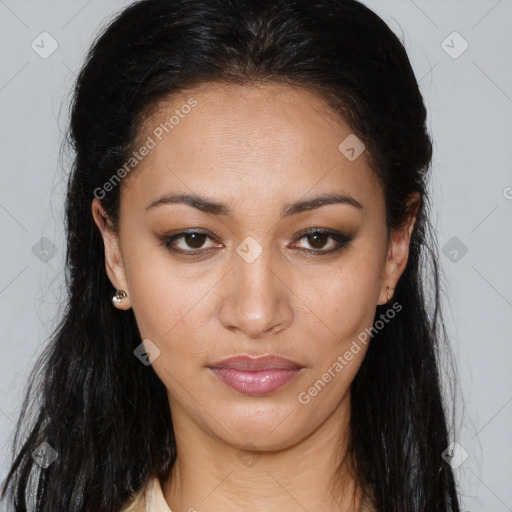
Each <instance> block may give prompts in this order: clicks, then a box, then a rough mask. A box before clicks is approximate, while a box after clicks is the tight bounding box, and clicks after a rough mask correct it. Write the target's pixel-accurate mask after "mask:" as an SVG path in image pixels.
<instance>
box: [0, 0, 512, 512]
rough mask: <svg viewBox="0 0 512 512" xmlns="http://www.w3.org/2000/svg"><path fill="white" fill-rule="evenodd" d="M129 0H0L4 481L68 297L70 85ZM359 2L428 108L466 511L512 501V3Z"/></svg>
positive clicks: (493, 509)
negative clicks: (17, 427) (23, 406)
mask: <svg viewBox="0 0 512 512" xmlns="http://www.w3.org/2000/svg"><path fill="white" fill-rule="evenodd" d="M128 3H129V2H126V1H109V2H102V1H100V0H89V1H86V0H72V1H70V0H66V1H64V0H60V1H56V0H51V1H50V0H46V1H43V0H37V1H36V0H32V1H29V0H22V1H16V0H0V56H1V66H0V119H1V125H0V148H1V154H0V180H1V181H0V226H1V249H0V306H1V313H0V314H1V336H0V347H1V356H0V389H1V396H0V446H1V460H0V478H1V479H2V480H3V478H4V477H5V474H6V470H7V467H8V461H9V460H10V451H9V450H10V444H11V441H12V436H13V432H14V423H15V421H16V419H17V415H18V412H19V407H20V403H21V400H22V397H23V393H24V390H25V387H26V383H27V377H28V374H29V372H30V370H31V369H32V367H33V364H34V362H35V359H36V357H37V355H38V354H39V353H40V351H41V350H42V347H43V344H44V343H45V341H46V339H47V337H48V336H49V334H50V333H51V331H52V329H54V328H55V326H56V324H57V320H58V314H59V312H60V311H61V307H60V306H59V305H60V304H61V302H62V300H63V298H64V296H65V291H64V288H63V258H64V251H65V243H64V224H63V209H62V205H63V200H64V191H65V180H66V176H67V167H68V166H69V158H66V157H65V156H64V158H63V159H62V160H61V159H60V151H61V143H62V140H63V137H64V133H65V130H66V127H67V114H68V100H69V95H70V91H71V88H72V85H73V81H74V79H75V74H76V71H77V70H78V69H79V68H80V65H81V63H82V60H83V57H84V55H85V52H86V50H87V49H88V47H89V45H90V43H91V42H92V39H93V37H94V36H95V35H96V34H97V32H98V30H99V27H100V26H102V25H103V24H104V23H106V22H107V21H108V19H109V17H110V16H112V14H113V13H115V12H117V11H119V10H120V9H121V8H122V7H123V6H125V5H128ZM364 3H365V4H366V5H368V6H369V7H370V8H371V9H373V10H374V11H375V12H377V14H379V15H380V16H381V17H382V18H383V19H384V20H385V21H386V22H387V23H388V24H389V25H390V27H391V28H392V30H393V31H394V32H395V33H397V34H398V35H399V36H400V37H401V38H403V40H404V42H405V46H406V49H407V51H408V54H409V57H410V59H411V62H412V65H413V68H414V71H415V73H416V76H417V78H418V81H419V85H420V88H421V92H422V94H423V97H424V99H425V102H426V105H427V109H428V112H429V129H430V132H431V134H432V137H433V139H434V160H433V169H432V172H433V176H432V184H431V190H430V193H431V197H432V202H433V204H434V210H435V211H434V217H433V219H432V220H433V223H434V226H435V228H436V230H437V233H438V237H439V238H438V239H439V246H440V249H441V265H442V269H443V272H444V275H445V286H444V291H443V310H444V315H445V319H446V322H447V326H448V331H449V335H450V338H451V341H452V344H453V350H454V352H455V355H456V360H457V365H458V372H459V382H460V390H461V393H460V396H459V398H458V404H457V405H458V407H459V409H460V411H459V415H458V422H457V424H456V427H457V430H456V434H455V438H454V439H453V440H454V441H456V442H457V443H458V444H457V450H459V451H458V453H459V454H461V462H462V459H464V460H463V462H462V463H461V464H460V465H458V467H457V468H456V469H455V470H454V471H455V474H456V477H457V479H458V482H459V483H460V489H461V496H462V503H463V510H465V511H473V512H475V511H485V512H505V511H512V486H511V485H510V482H511V481H512V436H511V432H512V428H511V427H512V385H511V384H512V372H511V371H510V365H511V362H512V335H511V332H512V265H511V262H512V222H511V221H512V164H511V162H512V59H511V57H510V56H511V54H512V31H511V30H510V27H511V24H512V0H499V1H496V0H460V1H457V0H435V1H434V0H428V1H427V0H414V1H413V0H365V2H364ZM44 32H45V33H46V34H42V33H44ZM42 38H44V44H43V43H41V39H42ZM43 47H44V48H43ZM50 52H52V53H51V54H49V53H50ZM41 240H43V242H41ZM41 243H42V244H43V246H44V248H45V249H46V252H45V253H42V252H41V250H40V249H41ZM466 454H467V455H466ZM466 456H467V458H466Z"/></svg>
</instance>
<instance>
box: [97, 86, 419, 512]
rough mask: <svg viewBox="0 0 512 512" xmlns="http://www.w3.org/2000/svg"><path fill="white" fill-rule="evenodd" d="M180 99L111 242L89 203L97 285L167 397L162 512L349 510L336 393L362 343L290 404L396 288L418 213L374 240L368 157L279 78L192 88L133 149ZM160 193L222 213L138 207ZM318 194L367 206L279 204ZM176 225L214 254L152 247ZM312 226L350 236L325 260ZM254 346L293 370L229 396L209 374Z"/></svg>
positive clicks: (182, 243) (346, 405) (341, 398)
mask: <svg viewBox="0 0 512 512" xmlns="http://www.w3.org/2000/svg"><path fill="white" fill-rule="evenodd" d="M191 97H193V98H195V99H196V100H197V102H198V103H197V106H196V107H195V108H194V109H192V111H191V112H190V113H189V114H187V115H186V116H184V118H183V119H180V122H179V124H178V125H176V126H175V127H174V129H173V130H172V131H171V132H170V133H169V134H166V135H165V137H163V138H162V140H161V141H160V142H158V144H157V146H156V147H155V148H154V149H152V150H151V151H150V153H149V155H147V156H146V157H145V158H144V159H143V160H142V161H141V162H140V163H139V164H138V166H137V168H136V170H135V171H133V172H132V173H131V174H129V175H128V176H127V177H126V178H125V179H124V181H123V182H122V185H121V198H120V217H119V219H120V221H119V227H118V230H117V232H116V231H115V230H113V229H111V228H110V227H109V225H108V223H107V222H106V221H107V219H106V218H105V215H104V213H103V209H102V207H101V203H100V201H98V199H94V201H93V203H92V212H93V216H94V220H95V222H96V224H97V226H98V229H99V230H100V232H101V234H102V236H103V240H104V244H105V266H106V271H107V274H108V277H109V279H110V281H111V282H112V285H113V286H114V287H115V288H116V289H123V290H125V291H126V293H127V294H128V296H127V297H126V298H125V299H123V300H122V302H121V304H120V305H119V306H118V307H119V308H120V309H129V308H131V307H132V308H133V310H134V314H135V317H136V320H137V324H138V327H139V330H140V333H141V337H142V339H150V340H151V341H152V342H153V343H154V344H155V345H156V346H158V348H159V349H160V355H159V357H157V358H156V359H155V360H154V362H153V368H154V370H155V371H156V373H157V374H158V376H159V377H160V379H161V380H162V381H163V383H164V384H165V386H166V388H167V390H168V396H169V404H170V407H171V413H172V417H173V424H174V430H175V435H176V440H177V446H178V459H177V463H176V464H175V466H174V468H173V471H172V473H171V475H170V476H169V479H168V481H167V482H166V484H165V485H164V486H163V491H164V496H165V499H166V501H167V503H168V504H169V506H170V507H171V509H172V510H173V511H174V512H178V511H187V510H194V509H196V510H199V511H218V510H224V511H227V512H230V511H235V510H236V511H239V510H244V511H261V510H262V509H264V510H266V511H268V512H274V511H279V512H283V511H290V512H292V511H293V512H295V511H303V510H304V509H306V510H316V511H330V510H344V511H356V510H359V506H360V500H361V492H360V489H357V488H355V486H354V480H353V477H352V476H351V473H350V466H349V465H348V464H346V466H342V468H343V472H342V477H343V480H342V484H343V485H342V490H343V491H344V492H343V493H338V492H335V491H334V490H333V489H332V488H331V487H330V482H331V477H332V475H333V472H334V471H335V469H336V468H337V467H338V465H339V464H340V462H341V456H342V455H343V453H344V450H345V449H346V435H347V433H348V428H349V421H350V398H351V397H350V384H351V382H352V380H353V378H354V376H355V375H356V373H357V371H358V369H359V367H360V365H361V363H362V360H363V358H364V355H365V353H366V350H367V346H365V345H361V347H362V350H361V351H360V352H359V353H357V354H356V355H355V356H354V357H353V359H352V360H351V361H349V362H348V364H347V365H346V366H345V367H344V368H343V370H342V371H341V372H339V373H337V374H336V377H334V378H333V379H332V380H331V381H330V382H329V383H328V384H327V385H326V386H325V387H324V388H323V389H322V390H321V392H319V393H318V395H317V396H315V397H314V398H312V399H311V401H310V403H309V404H306V405H305V404H302V403H300V402H299V400H298V399H297V396H298V394H299V393H300V392H303V391H307V390H308V389H309V388H310V387H311V386H312V384H313V383H314V382H315V381H317V380H318V379H319V378H320V377H321V376H322V374H324V373H325V372H326V371H327V369H328V368H329V367H332V365H333V364H334V363H335V361H336V360H337V358H338V356H339V355H343V354H345V352H346V351H347V350H348V349H349V347H350V345H351V343H352V342H353V340H354V339H355V338H356V337H357V335H358V334H359V333H361V332H363V331H364V329H365V328H370V327H371V326H372V324H373V320H374V315H375V310H376V306H377V305H378V304H385V303H387V302H388V297H387V290H386V286H390V287H391V288H394V287H395V286H396V283H397V282H398V280H399V278H400V276H401V274H402V272H403V270H404V268H405V266H406V263H407V258H408V252H409V241H410V235H411V232H412V229H413V226H414V221H415V213H416V211H417V209H414V208H413V210H411V211H412V212H413V213H412V214H411V216H410V217H409V219H408V221H407V222H406V223H405V224H404V226H403V228H400V229H399V230H396V231H395V232H393V233H392V237H391V241H388V237H387V232H386V226H385V203H384V196H383V193H382V189H381V187H380V185H379V183H378V181H377V179H376V177H375V175H374V173H373V171H372V169H371V168H370V165H369V160H368V158H367V156H368V155H366V152H363V153H362V154H361V156H359V157H358V158H357V159H356V160H354V161H350V160H349V159H347V158H346V157H345V156H344V155H343V154H342V153H341V152H340V150H339V149H338V146H339V144H340V143H341V142H342V141H343V140H344V139H345V138H346V137H347V136H348V135H350V134H351V133H352V130H351V129H350V127H349V126H348V125H347V124H346V123H345V122H344V121H343V120H342V119H340V118H339V117H337V116H336V115H335V113H334V112H332V111H330V110H329V108H328V107H327V106H326V105H325V103H324V102H323V100H322V99H321V98H320V97H317V96H316V95H314V94H312V93H309V92H306V91H305V90H302V89H296V88H292V87H291V86H289V85H277V84H272V85H269V84H266V85H262V86H239V85H230V86H226V85H220V84H208V86H201V87H198V88H194V89H192V90H190V91H187V92H186V93H181V94H180V95H176V96H173V97H172V99H167V100H166V101H164V102H162V104H161V105H160V108H159V109H158V110H157V111H155V112H153V113H152V114H151V115H150V116H149V117H148V118H146V120H145V122H144V123H143V125H142V126H141V130H140V137H139V139H140V141H145V140H146V138H147V136H148V135H149V136H151V134H152V132H153V130H154V129H155V127H157V126H158V125H159V124H160V123H161V122H165V121H166V120H168V119H169V117H170V116H171V115H172V114H173V112H174V111H175V110H176V108H180V106H182V105H183V104H185V103H186V102H187V100H188V99H189V98H191ZM170 193H193V194H197V195H201V196H204V197H207V198H209V199H212V200H214V201H217V202H221V203H225V204H226V205H227V206H229V208H231V210H232V213H231V215H213V214H207V213H204V212H201V211H199V210H198V209H196V208H193V207H191V206H188V205H185V204H164V205H160V206H157V207H155V208H151V209H149V210H146V208H147V206H148V205H150V204H151V203H152V202H154V201H155V200H158V199H159V198H161V197H162V196H165V195H167V194H170ZM325 193H343V194H348V195H350V196H352V197H353V198H355V199H356V200H357V201H358V202H359V203H361V204H362V206H363V209H357V208H355V207H353V206H351V205H348V204H331V205H324V206H322V207H319V208H316V209H311V210H308V211H305V212H302V213H299V214H296V215H291V216H288V217H282V216H281V211H282V209H283V208H284V205H286V204H288V203H292V202H294V201H298V200H304V199H310V198H312V197H314V196H317V195H323V194H325ZM417 199H418V198H417V197H416V198H415V200H417ZM189 228H196V229H199V230H201V231H206V232H209V233H210V234H211V236H212V238H208V237H206V238H204V239H203V240H202V242H201V241H199V242H197V241H195V242H194V240H193V239H192V240H191V239H190V238H188V239H187V238H181V239H179V240H175V241H174V247H177V248H178V249H182V250H183V251H192V252H193V251H194V250H203V251H206V250H209V251H210V252H207V253H204V254H203V256H186V255H180V254H175V253H172V252H171V251H170V250H169V248H167V247H165V245H163V244H162V240H163V239H164V238H165V236H166V234H167V235H169V234H173V233H175V232H179V231H181V230H183V229H189ZM309 228H318V229H327V230H338V231H341V232H343V233H353V234H354V238H353V240H352V241H351V242H350V243H349V244H348V245H347V246H346V247H344V248H341V249H340V250H339V251H337V252H334V253H331V254H326V255H322V254H321V251H327V250H329V249H332V248H335V247H337V245H338V244H337V242H336V241H335V240H333V239H331V238H327V237H324V238H320V239H319V240H316V241H315V239H314V238H312V237H309V238H308V237H305V238H304V237H302V238H300V237H299V236H298V235H300V233H301V231H303V230H306V229H309ZM247 237H253V238H254V239H255V240H256V241H257V243H258V244H259V246H260V247H261V249H262V253H261V254H260V255H259V257H257V258H256V259H255V260H254V261H253V262H251V263H248V262H247V261H245V260H244V259H243V258H242V257H241V256H240V255H239V254H238V253H237V251H236V248H237V246H239V245H240V244H241V243H242V242H243V241H244V240H245V239H246V238H247ZM201 244H202V245H201ZM301 249H302V251H301ZM308 249H309V250H310V253H309V254H308V253H307V250H308ZM315 250H316V251H317V253H316V254H314V253H311V251H315ZM390 295H392V290H391V291H390ZM391 321H392V320H391ZM268 353H272V354H278V355H281V356H284V357H287V358H289V359H291V360H293V361H295V362H297V363H300V364H301V365H303V366H304V367H305V368H304V369H303V370H301V372H300V373H299V374H298V375H297V376H296V377H295V378H294V379H293V380H291V381H290V382H288V383H287V384H286V385H285V386H284V387H282V388H280V389H279V390H277V391H275V392H273V393H271V394H269V395H265V396H260V397H257V396H247V395H242V394H241V393H238V392H236V391H234V390H233V389H231V388H229V387H228V386H226V385H225V384H224V383H222V382H221V381H220V380H218V379H217V378H216V377H215V376H214V375H213V374H212V372H211V371H210V370H209V369H208V368H207V366H208V365H209V364H212V363H214V362H216V361H219V360H221V359H224V358H226V357H228V356H233V355H238V354H250V355H261V354H268ZM251 456H252V457H253V458H252V459H251V458H250V457H251ZM352 495H353V496H352ZM352 498H353V499H352ZM354 500H355V501H354ZM192 507H194V508H192Z"/></svg>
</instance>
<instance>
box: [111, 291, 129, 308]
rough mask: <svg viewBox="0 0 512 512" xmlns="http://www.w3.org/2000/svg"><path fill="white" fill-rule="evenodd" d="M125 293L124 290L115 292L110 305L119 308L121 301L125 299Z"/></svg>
mask: <svg viewBox="0 0 512 512" xmlns="http://www.w3.org/2000/svg"><path fill="white" fill-rule="evenodd" d="M126 296H127V295H126V292H125V291H124V290H117V291H116V294H115V295H114V296H113V297H112V304H113V305H114V306H119V304H121V301H122V300H123V299H124V298H125V297H126Z"/></svg>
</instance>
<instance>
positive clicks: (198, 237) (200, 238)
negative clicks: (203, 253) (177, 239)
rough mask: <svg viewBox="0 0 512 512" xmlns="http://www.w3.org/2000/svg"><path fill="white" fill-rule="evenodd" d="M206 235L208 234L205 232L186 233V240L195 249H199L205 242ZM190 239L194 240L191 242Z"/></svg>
mask: <svg viewBox="0 0 512 512" xmlns="http://www.w3.org/2000/svg"><path fill="white" fill-rule="evenodd" d="M205 237H206V235H205V234H204V233H190V234H189V235H186V237H185V240H186V242H187V245H189V246H190V247H192V248H193V249H199V248H200V247H201V246H202V245H203V244H204V238H205ZM190 240H192V242H191V243H190V242H189V241H190ZM194 244H196V245H194Z"/></svg>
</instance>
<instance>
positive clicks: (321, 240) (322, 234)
mask: <svg viewBox="0 0 512 512" xmlns="http://www.w3.org/2000/svg"><path fill="white" fill-rule="evenodd" d="M352 238H353V237H352V236H350V235H345V234H343V233H338V232H334V231H321V230H318V229H317V230H311V231H308V232H307V233H302V236H301V237H300V238H298V240H303V239H306V240H307V243H308V245H309V246H310V247H306V248H303V250H305V251H307V252H316V253H321V254H322V253H323V254H326V253H331V252H335V251H338V250H340V249H342V248H343V247H346V246H347V245H348V244H349V243H350V242H351V240H352ZM329 239H330V240H331V244H330V245H331V248H330V249H326V248H325V245H326V242H327V241H328V240H329Z"/></svg>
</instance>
